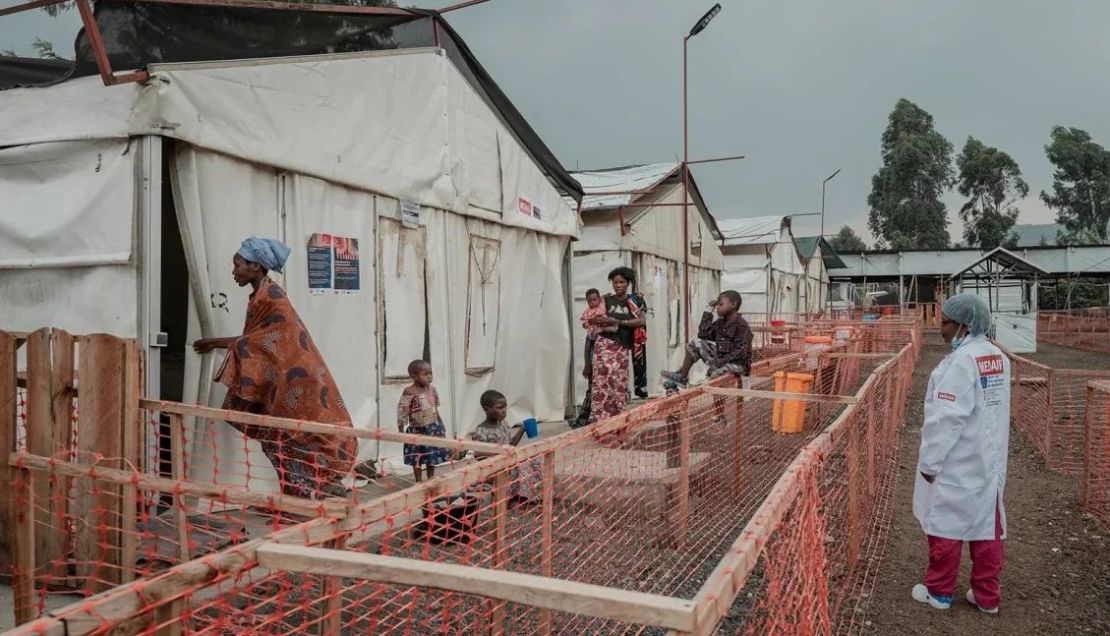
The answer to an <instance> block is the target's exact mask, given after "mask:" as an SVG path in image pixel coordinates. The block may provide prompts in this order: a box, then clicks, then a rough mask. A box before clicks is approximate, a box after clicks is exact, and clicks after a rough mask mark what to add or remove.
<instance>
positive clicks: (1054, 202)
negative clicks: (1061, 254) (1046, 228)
mask: <svg viewBox="0 0 1110 636" xmlns="http://www.w3.org/2000/svg"><path fill="white" fill-rule="evenodd" d="M1045 153H1046V154H1047V155H1048V160H1049V161H1050V162H1052V165H1053V167H1054V168H1055V171H1054V172H1053V174H1052V193H1051V194H1050V193H1048V192H1045V191H1043V190H1042V191H1041V200H1042V201H1044V202H1045V204H1046V205H1048V207H1050V208H1052V209H1054V210H1056V222H1057V223H1059V224H1060V225H1062V226H1064V229H1063V230H1061V231H1059V232H1058V233H1057V236H1056V242H1057V243H1059V244H1061V245H1076V244H1083V243H1105V242H1106V224H1107V222H1108V221H1110V152H1108V151H1107V150H1106V149H1105V148H1103V147H1102V146H1101V145H1099V144H1097V143H1095V142H1094V141H1092V140H1091V135H1090V134H1089V133H1087V131H1085V130H1080V129H1078V128H1064V127H1063V126H1056V127H1054V128H1053V129H1052V134H1051V138H1050V141H1049V143H1048V145H1047V146H1045Z"/></svg>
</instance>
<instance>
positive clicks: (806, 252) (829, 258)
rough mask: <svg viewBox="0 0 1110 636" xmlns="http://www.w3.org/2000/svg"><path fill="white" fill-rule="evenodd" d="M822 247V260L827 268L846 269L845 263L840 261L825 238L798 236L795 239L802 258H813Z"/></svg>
mask: <svg viewBox="0 0 1110 636" xmlns="http://www.w3.org/2000/svg"><path fill="white" fill-rule="evenodd" d="M818 245H820V246H821V260H823V261H824V262H825V268H827V269H837V268H841V267H845V265H844V261H842V260H840V256H839V255H837V253H836V250H835V249H833V246H832V245H831V244H830V243H829V242H828V241H826V240H825V237H823V236H796V237H794V246H795V247H797V248H798V254H799V255H800V256H801V257H802V258H813V255H814V254H816V253H817V246H818Z"/></svg>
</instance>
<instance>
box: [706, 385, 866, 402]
mask: <svg viewBox="0 0 1110 636" xmlns="http://www.w3.org/2000/svg"><path fill="white" fill-rule="evenodd" d="M705 392H706V393H709V394H710V395H733V396H737V397H743V398H763V399H768V400H791V401H799V402H823V403H825V404H855V403H856V402H859V398H858V397H856V396H854V395H821V394H820V393H787V392H785V391H762V390H759V389H726V388H720V387H715V386H711V387H706V389H705Z"/></svg>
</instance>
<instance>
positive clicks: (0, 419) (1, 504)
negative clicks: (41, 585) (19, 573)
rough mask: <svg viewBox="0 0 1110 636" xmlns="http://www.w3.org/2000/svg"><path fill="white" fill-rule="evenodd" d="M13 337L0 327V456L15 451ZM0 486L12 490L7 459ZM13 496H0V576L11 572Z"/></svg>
mask: <svg viewBox="0 0 1110 636" xmlns="http://www.w3.org/2000/svg"><path fill="white" fill-rule="evenodd" d="M16 348H17V343H16V338H15V336H13V335H12V334H11V333H8V332H4V331H0V457H7V456H8V455H10V454H11V453H14V452H15V451H16V428H17V426H18V425H19V422H18V421H17V420H16V418H17V417H18V413H19V410H18V397H17V392H16V364H15V351H16ZM0 463H2V464H3V465H2V466H0V490H2V491H3V492H4V493H14V492H15V481H16V471H15V469H13V468H12V467H11V466H8V465H7V462H0ZM17 514H18V511H17V508H16V504H15V498H14V497H10V496H2V497H0V578H6V577H9V576H11V573H12V566H13V565H14V559H13V556H14V555H13V552H12V535H13V534H14V533H15V527H16V515H17Z"/></svg>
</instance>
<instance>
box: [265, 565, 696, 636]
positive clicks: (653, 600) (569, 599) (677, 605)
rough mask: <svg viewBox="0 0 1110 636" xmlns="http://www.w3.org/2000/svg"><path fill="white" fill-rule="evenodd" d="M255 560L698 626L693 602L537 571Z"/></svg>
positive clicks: (631, 620) (651, 622) (548, 606)
mask: <svg viewBox="0 0 1110 636" xmlns="http://www.w3.org/2000/svg"><path fill="white" fill-rule="evenodd" d="M255 558H256V559H258V564H259V565H260V566H262V567H265V568H273V569H281V570H286V571H290V572H304V573H309V574H324V575H333V576H344V577H350V578H356V579H362V580H367V581H376V582H380V583H394V584H400V585H411V586H420V587H430V588H434V589H439V590H446V591H451V592H461V593H464V594H480V595H482V596H485V597H488V598H492V599H499V600H501V601H507V602H513V603H520V604H522V605H530V606H532V607H539V608H546V609H550V610H556V611H560V612H568V613H572V614H579V615H583V616H592V617H596V618H604V619H609V620H616V621H624V622H629V623H636V624H640V625H652V626H659V627H667V628H671V629H677V630H680V631H690V630H691V629H692V628H693V626H694V621H693V619H694V604H693V603H692V602H690V601H687V600H683V599H677V598H671V597H668V596H659V595H655V594H644V593H642V592H631V591H627V590H620V589H616V588H609V587H601V586H598V585H590V584H588V583H578V582H574V581H564V580H560V579H552V578H548V577H544V576H537V575H533V574H520V573H517V572H506V571H503V570H495V569H488V568H478V567H472V566H465V565H455V564H451V563H434V562H428V561H421V560H417V559H405V558H400V557H392V556H381V555H378V554H369V553H365V552H350V551H341V550H327V549H323V548H310V547H305V546H298V545H280V544H267V545H263V546H261V547H260V548H258V549H257V550H256V552H255Z"/></svg>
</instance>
